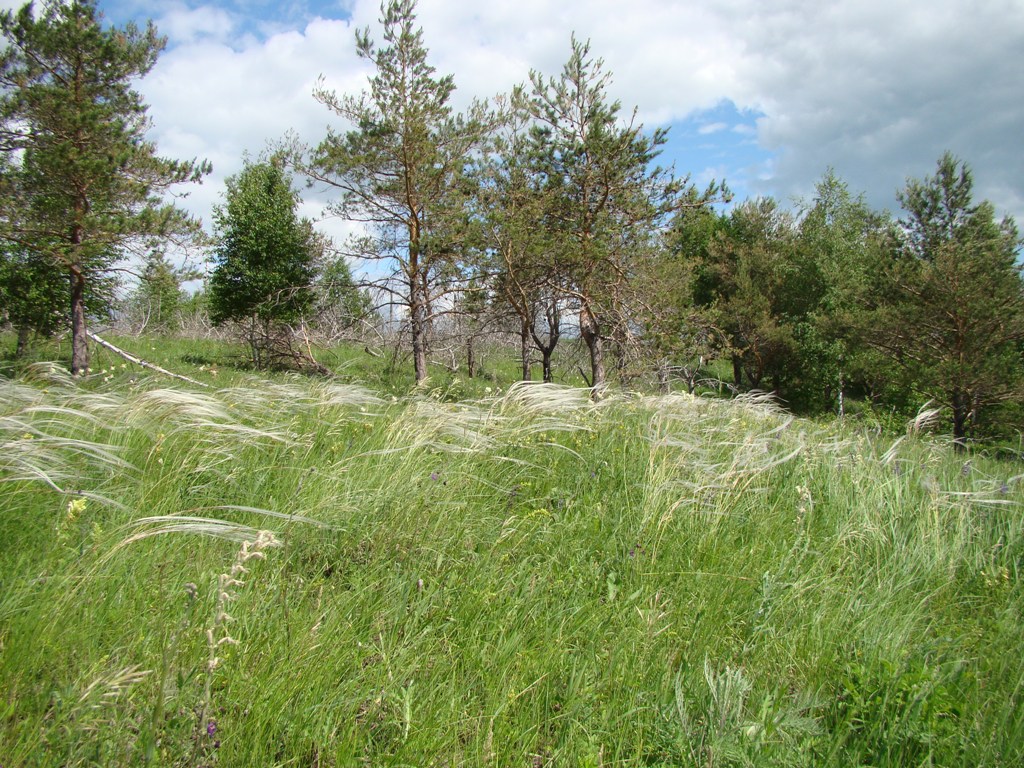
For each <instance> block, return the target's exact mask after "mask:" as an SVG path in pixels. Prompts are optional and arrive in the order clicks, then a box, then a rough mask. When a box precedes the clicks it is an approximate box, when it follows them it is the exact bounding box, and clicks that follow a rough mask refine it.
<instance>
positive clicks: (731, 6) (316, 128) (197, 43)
mask: <svg viewBox="0 0 1024 768" xmlns="http://www.w3.org/2000/svg"><path fill="white" fill-rule="evenodd" d="M0 5H3V6H7V7H11V6H14V5H20V3H17V2H12V0H0ZM99 7H100V9H101V11H103V13H104V15H105V17H106V19H107V21H108V22H111V23H115V24H123V23H125V22H126V21H127V20H135V21H142V22H144V21H145V20H147V19H152V20H153V21H154V22H155V23H156V25H157V28H158V30H159V31H160V33H161V34H163V35H166V36H167V38H168V45H167V48H166V50H165V52H164V53H163V55H162V56H161V58H160V59H159V61H158V63H157V64H156V66H155V68H154V69H153V71H152V72H151V73H150V74H149V76H147V77H146V78H145V79H144V80H142V81H141V82H140V83H139V85H138V88H139V90H140V91H141V92H142V94H143V96H144V98H145V99H146V101H147V102H148V104H149V105H150V116H151V118H152V121H153V128H152V133H151V137H152V138H153V139H154V140H155V141H156V143H157V145H158V148H159V151H160V153H161V154H162V155H165V156H168V157H176V158H191V157H199V158H206V159H208V160H210V161H211V162H212V163H213V167H214V172H213V174H212V175H211V176H210V177H208V178H207V179H206V181H204V183H203V184H202V186H200V187H196V188H194V189H193V190H191V192H190V195H189V197H188V198H186V199H185V200H184V205H185V206H186V207H187V208H189V209H190V210H191V211H192V212H193V213H195V214H196V215H198V216H200V217H202V218H203V220H204V221H205V222H206V223H207V224H209V221H210V212H211V210H212V208H213V206H214V205H215V204H217V203H218V202H220V201H221V200H222V195H223V181H224V179H225V178H226V177H227V176H229V175H231V174H233V173H236V172H237V171H238V170H239V169H240V168H241V166H242V160H243V157H244V156H245V154H246V153H248V154H249V155H250V156H252V157H256V156H258V155H259V154H260V153H261V152H262V151H264V150H265V149H266V148H267V146H268V143H270V142H273V141H275V140H278V139H280V138H282V137H283V136H284V135H285V134H286V133H288V132H289V131H292V132H295V134H296V135H297V136H298V137H299V138H300V139H303V140H305V141H307V142H309V143H312V144H315V143H317V142H319V141H320V140H321V139H322V138H323V136H324V135H325V133H326V130H327V127H328V126H335V127H340V126H339V124H338V123H337V121H336V119H335V118H334V116H333V115H332V114H331V113H330V112H329V111H328V110H327V109H326V108H325V107H324V106H323V105H321V104H319V103H317V102H316V101H315V100H314V99H313V97H312V95H311V94H312V90H313V87H314V85H315V84H316V82H317V80H318V78H320V77H321V76H322V77H323V78H324V82H325V84H326V85H327V86H328V87H329V88H331V89H333V90H335V91H336V92H338V93H346V92H352V93H355V92H358V91H360V90H362V89H364V88H365V87H366V83H367V76H368V74H369V71H368V68H367V64H366V63H365V62H363V61H361V60H359V59H358V58H357V56H356V54H355V45H354V32H355V30H356V29H357V28H362V27H366V26H369V27H370V28H371V32H372V33H374V34H376V35H377V37H378V39H379V29H380V26H379V24H378V21H377V20H378V18H379V16H380V4H379V0H279V1H275V0H206V1H205V2H204V0H160V1H159V2H156V1H154V0H99ZM418 19H419V23H420V24H421V26H422V27H423V31H424V39H425V42H426V45H427V47H428V48H429V50H430V62H431V63H432V64H433V66H435V67H436V69H437V72H438V74H453V75H454V77H455V83H456V86H457V88H458V90H457V91H456V93H455V96H454V101H455V106H456V107H458V108H461V107H464V106H465V105H467V104H468V103H469V102H470V100H471V99H473V98H474V97H490V96H494V95H497V94H499V93H504V92H507V91H508V90H509V89H510V88H511V87H513V86H514V85H516V84H518V83H522V82H524V81H526V79H527V77H528V73H529V71H530V70H531V69H534V70H537V71H539V72H541V73H544V74H545V75H557V74H558V72H559V71H560V69H561V66H562V64H563V63H564V61H565V60H566V59H567V58H568V55H569V51H570V38H571V35H572V34H573V33H575V35H576V36H577V38H579V39H581V40H589V41H590V43H591V51H592V53H593V54H594V55H595V56H597V57H600V58H601V59H603V60H604V64H605V67H606V69H607V70H608V71H610V72H611V74H612V77H613V80H612V83H611V86H610V94H611V96H612V97H614V98H616V99H618V100H619V101H621V103H622V106H623V110H624V112H626V113H627V114H628V113H629V112H631V111H632V110H633V108H634V107H635V108H636V110H637V114H638V117H639V119H640V120H641V121H642V122H643V124H644V125H645V127H647V128H649V129H653V128H655V127H667V128H669V133H668V144H667V145H666V147H665V149H664V152H663V155H662V157H661V162H662V164H670V163H674V164H675V168H676V173H677V175H680V176H681V175H685V174H690V176H691V178H692V180H693V181H695V182H697V183H699V184H701V185H704V184H706V183H707V182H708V181H710V180H711V179H713V178H714V179H717V180H723V179H724V180H725V181H726V183H727V184H728V185H729V187H730V188H731V189H732V190H733V192H734V193H735V195H736V199H737V200H742V199H745V198H748V197H753V196H757V195H772V196H775V197H776V198H777V199H779V200H781V201H783V202H784V203H785V204H787V205H794V206H796V205H797V203H798V201H800V200H808V199H809V198H810V197H811V196H812V194H813V191H814V185H815V183H816V182H817V181H818V180H819V179H821V177H822V175H823V174H824V173H825V171H826V169H828V168H829V167H831V168H833V169H834V170H835V172H836V173H837V174H838V175H839V177H840V178H842V179H843V180H845V181H846V182H847V183H848V185H849V187H850V189H851V191H853V192H854V193H863V194H864V195H865V197H866V199H867V200H868V202H869V203H870V204H871V205H873V206H874V207H876V208H879V209H883V208H885V209H889V210H892V211H898V203H897V199H896V193H897V190H899V189H901V188H903V187H904V185H905V184H906V181H907V179H908V178H923V177H925V176H928V175H931V174H933V173H934V170H935V166H936V162H937V160H938V158H939V157H940V156H941V155H942V153H943V152H945V151H947V150H948V151H951V152H952V153H954V154H955V155H956V156H957V157H959V158H960V159H961V160H964V161H966V162H967V163H968V165H969V166H970V167H971V168H972V170H973V172H974V179H975V193H976V196H977V198H978V199H988V200H990V201H991V202H992V203H993V204H994V205H995V207H996V211H997V214H998V215H1000V216H1002V215H1007V214H1008V215H1012V216H1014V217H1015V218H1016V219H1017V221H1018V222H1019V223H1021V224H1022V225H1024V2H1022V0H699V1H698V0H629V2H625V3H624V2H622V0H487V1H486V2H473V1H472V0H420V2H419V4H418ZM322 202H323V200H322V198H321V199H317V198H316V197H315V196H312V197H310V199H309V200H308V201H307V202H306V203H305V204H304V206H303V209H304V210H303V212H304V213H305V214H306V215H310V216H316V215H317V214H318V213H319V212H320V210H321V208H322ZM323 228H324V230H325V231H327V232H328V233H329V234H332V235H334V236H336V237H337V236H343V235H344V233H345V231H346V227H345V225H344V224H343V223H340V222H325V223H324V224H323Z"/></svg>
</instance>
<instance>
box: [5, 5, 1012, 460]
mask: <svg viewBox="0 0 1024 768" xmlns="http://www.w3.org/2000/svg"><path fill="white" fill-rule="evenodd" d="M415 10H416V9H415V2H414V0H387V1H386V2H385V3H384V4H383V5H382V15H381V19H380V41H379V42H378V41H377V40H376V39H375V38H374V37H373V36H372V35H371V33H370V30H360V31H358V32H357V34H356V41H355V44H356V50H357V52H358V54H359V56H360V57H361V58H363V59H365V60H366V61H367V62H369V64H370V65H371V67H372V74H371V75H370V77H369V82H368V88H367V89H366V90H365V91H363V92H362V93H359V94H356V95H348V94H337V93H336V92H334V91H332V90H331V89H330V88H329V87H328V85H327V84H326V83H325V82H322V81H321V82H320V83H319V84H318V86H317V88H316V89H315V91H314V94H313V96H314V97H315V98H316V99H317V100H318V101H319V102H320V103H321V104H323V105H324V107H325V108H326V109H327V110H329V111H330V112H331V113H332V114H333V115H335V117H336V118H337V125H338V128H337V129H335V130H330V131H328V133H327V134H326V136H325V137H324V138H323V139H322V140H321V141H319V142H318V143H315V144H312V145H306V144H303V143H301V142H299V141H294V140H293V141H291V142H287V143H285V142H282V143H280V144H279V145H278V146H277V147H276V148H275V150H274V151H273V152H272V153H270V154H269V155H268V156H267V157H265V158H261V159H259V160H257V161H249V160H247V161H246V163H245V166H244V168H243V170H242V171H241V172H240V173H239V174H237V175H236V176H234V177H232V178H231V179H230V180H229V181H228V183H227V188H226V191H225V194H224V201H223V203H222V204H221V205H220V206H219V207H218V208H217V209H216V211H215V213H214V217H213V223H214V235H213V239H212V242H209V241H204V235H203V233H202V231H201V230H200V228H199V226H198V223H197V222H195V221H194V220H192V219H190V218H189V217H188V216H186V215H185V214H183V213H182V212H181V211H180V210H179V209H177V208H175V207H174V206H171V205H168V204H166V203H165V202H164V197H163V193H164V192H166V191H167V190H168V189H169V188H170V187H171V186H173V185H176V184H180V183H183V182H188V181H197V180H199V179H200V178H201V177H202V176H203V175H205V174H206V173H208V172H209V170H210V169H209V165H208V164H207V163H205V162H204V161H201V160H192V161H184V162H183V161H174V160H166V159H163V158H160V157H158V156H157V154H156V149H155V147H154V146H153V145H152V144H151V143H149V142H148V141H147V140H146V138H145V136H146V130H147V129H148V127H149V124H148V121H147V118H146V107H145V105H144V104H143V103H142V100H141V98H140V97H139V96H138V94H137V93H135V91H133V90H132V88H131V84H132V82H134V81H135V80H136V79H137V78H139V77H141V76H143V75H144V74H145V73H146V72H147V71H149V69H150V68H151V67H152V66H153V64H154V63H155V61H156V57H157V55H158V54H159V51H160V50H161V49H162V47H163V44H164V42H163V40H162V39H161V38H159V37H158V36H157V35H156V32H155V30H154V29H153V26H152V24H150V25H148V26H147V28H146V29H145V30H140V29H138V28H136V27H135V26H133V25H127V26H126V27H125V28H124V29H115V28H111V27H107V26H104V25H103V23H102V19H101V17H100V15H99V13H98V11H97V9H96V4H95V2H94V1H93V0H83V1H81V2H71V3H57V2H50V3H47V4H45V5H44V6H43V8H42V11H41V12H40V13H39V14H38V15H36V14H35V13H34V12H33V11H32V10H31V8H30V7H29V6H26V7H25V8H23V9H22V10H20V11H18V12H6V13H5V14H3V15H2V16H0V33H2V34H3V36H4V38H5V40H6V41H7V46H6V48H5V49H4V50H3V52H2V53H0V148H2V149H3V152H0V163H2V166H0V195H2V197H3V210H2V212H0V238H2V252H0V270H2V272H3V275H2V276H3V278H4V279H3V285H4V288H3V290H4V296H3V298H4V307H5V309H4V314H5V316H6V319H7V321H8V322H9V323H11V324H12V325H13V326H14V327H16V328H18V329H19V330H22V331H26V332H27V331H32V332H39V333H44V334H46V333H53V332H54V331H56V330H58V329H60V328H62V327H69V328H70V331H71V336H72V360H71V367H72V371H73V372H76V373H77V372H80V371H82V370H84V369H85V368H86V367H87V365H88V348H87V345H86V343H85V340H86V335H85V324H86V322H87V318H88V317H89V316H90V313H92V314H96V313H99V312H101V311H102V310H103V308H104V307H105V306H107V305H109V303H110V301H111V298H112V289H113V287H114V285H115V284H116V277H117V274H118V270H119V269H121V268H123V266H124V264H125V259H126V257H127V256H130V255H134V256H135V257H136V258H143V259H144V263H145V271H144V277H145V278H146V280H144V281H143V283H142V286H144V288H140V291H144V292H145V291H148V292H149V293H144V294H143V295H144V297H145V298H146V301H147V302H149V305H150V306H151V305H152V300H153V295H154V292H155V295H156V296H157V298H158V299H159V296H160V295H161V294H160V293H159V292H158V291H156V288H155V286H163V288H161V289H160V290H161V291H171V290H172V289H171V288H170V287H169V286H171V285H174V277H175V275H174V274H173V268H172V267H171V266H170V264H169V263H168V262H167V260H166V257H165V251H166V248H167V247H168V244H174V245H177V246H182V245H189V244H193V245H198V246H205V247H206V248H208V249H209V250H210V252H211V255H212V262H213V267H214V269H213V273H212V276H211V278H210V280H209V283H208V285H207V287H206V298H207V299H208V303H209V308H210V315H211V318H212V320H213V321H214V322H216V323H219V324H232V325H233V327H236V328H238V329H240V330H241V331H242V334H243V336H244V337H245V338H246V340H247V341H248V342H249V344H250V348H251V350H252V355H253V360H254V362H255V363H257V364H260V365H264V364H272V363H273V362H274V361H275V360H276V359H277V357H276V355H277V352H278V351H279V350H280V349H281V348H282V345H283V346H284V348H285V349H288V348H289V347H288V345H289V343H290V342H289V340H290V339H291V338H292V337H293V335H294V333H295V332H296V330H302V332H308V329H309V328H310V327H313V326H315V324H316V319H317V318H318V317H322V316H323V315H324V313H326V312H330V311H334V312H335V313H338V311H339V308H340V317H341V319H340V322H342V323H352V322H355V321H356V320H357V319H359V318H362V320H363V321H364V322H365V321H367V320H369V321H372V323H375V324H377V325H380V324H381V323H383V317H384V313H385V311H387V312H388V314H390V315H391V316H397V318H398V319H399V321H400V322H401V327H402V331H403V333H402V335H401V339H402V341H403V344H405V345H407V347H406V348H407V349H408V350H409V354H410V355H411V358H412V365H413V368H414V370H415V375H416V380H417V381H418V382H421V381H424V380H425V379H426V378H427V377H428V375H429V369H430V365H431V363H430V353H431V350H432V348H433V347H434V346H435V345H437V343H438V339H439V338H441V337H442V336H443V335H445V334H448V335H452V334H454V335H456V336H457V337H458V341H459V345H460V347H461V348H462V349H463V350H464V355H465V359H466V364H467V366H468V369H469V371H470V374H471V375H472V372H473V368H474V364H473V360H474V343H475V340H476V339H478V338H481V336H483V335H484V334H485V333H486V332H488V331H489V330H491V329H500V330H501V331H502V332H504V333H506V334H507V335H508V336H509V337H511V338H515V339H516V346H517V349H518V354H519V356H520V357H521V360H522V374H523V377H524V378H531V377H532V363H533V361H534V360H536V361H537V362H538V363H539V364H540V368H541V377H542V378H543V379H544V380H546V381H550V380H552V379H553V378H554V376H555V369H556V366H555V361H556V360H557V359H558V355H559V354H560V350H562V349H564V346H565V340H566V339H567V338H570V337H571V338H572V340H573V341H574V342H577V343H578V344H580V345H581V346H582V348H583V349H585V354H586V360H587V364H586V369H585V370H582V371H581V372H582V373H583V375H584V377H585V378H586V380H587V383H588V385H589V386H590V387H592V389H593V391H594V393H595V396H598V397H599V396H600V393H601V392H602V391H603V390H604V389H605V388H606V387H608V386H610V385H611V384H612V383H614V382H618V383H622V384H625V385H633V384H635V383H636V382H637V381H638V380H640V379H650V380H652V381H654V382H656V383H657V385H658V386H661V387H662V388H664V389H668V388H671V387H673V386H684V387H685V388H686V389H688V390H689V391H694V390H695V389H696V388H697V387H698V386H699V385H700V383H701V381H702V380H704V379H706V378H708V377H709V376H710V372H711V371H717V372H718V373H719V375H718V378H719V379H721V378H722V375H721V372H722V371H723V370H727V371H729V372H730V375H728V376H726V377H725V378H727V379H728V383H729V384H730V385H731V386H732V387H733V388H735V389H737V390H744V389H759V390H766V391H772V392H774V393H775V394H776V395H777V396H778V397H779V398H780V399H781V400H782V401H783V402H785V403H787V404H788V405H789V406H790V407H792V408H794V409H796V410H802V411H806V412H827V411H832V412H835V411H838V412H840V413H841V412H843V410H844V409H845V408H846V403H847V402H848V401H849V399H850V398H857V399H858V400H867V401H870V402H871V403H874V404H876V405H880V406H886V407H891V408H896V409H915V408H917V407H919V406H920V405H921V403H922V402H924V401H925V400H931V401H933V402H934V403H935V404H936V405H937V406H941V407H943V408H945V409H947V411H948V413H949V414H950V416H951V425H952V431H953V434H954V438H955V440H956V444H957V446H959V447H963V446H964V445H965V442H966V440H967V439H968V438H969V437H970V436H971V435H972V434H982V433H994V432H999V431H1001V430H1002V431H1004V432H1005V431H1007V430H1011V429H1013V428H1016V427H1018V426H1020V425H1021V419H1020V406H1021V404H1022V395H1024V366H1022V351H1024V349H1022V339H1024V293H1022V282H1021V273H1020V267H1019V264H1018V256H1019V253H1020V246H1021V239H1020V236H1019V233H1018V231H1017V229H1016V226H1015V223H1014V222H1013V220H1012V219H1008V218H1007V219H1003V220H999V219H997V217H996V214H995V210H994V208H993V206H992V205H991V204H990V203H988V202H977V201H975V200H974V194H973V179H972V176H971V172H970V169H969V167H968V166H967V165H966V164H965V163H964V162H962V161H960V160H959V159H957V158H956V157H954V156H953V155H951V154H948V153H947V154H945V155H943V156H942V157H941V158H939V160H938V163H937V166H936V168H935V172H934V174H933V175H928V176H925V177H923V178H921V179H911V180H908V182H907V184H906V187H905V188H904V189H903V190H902V192H901V193H900V194H899V196H898V199H899V203H900V206H901V211H900V212H899V213H898V214H896V215H893V214H890V213H889V212H885V211H876V210H872V209H871V208H870V207H869V206H868V205H867V204H866V202H865V199H864V197H863V196H860V195H857V194H855V193H854V192H852V191H850V190H849V188H848V187H847V185H846V184H845V183H844V182H843V181H842V180H841V179H840V178H838V177H837V176H836V175H835V174H834V173H833V172H832V171H827V172H826V173H825V175H824V176H823V177H822V179H821V180H820V182H819V183H818V185H817V187H816V191H815V194H814V195H813V197H812V198H811V199H810V200H806V201H801V202H799V203H798V204H797V205H796V206H795V207H792V208H786V207H784V206H782V205H780V203H779V202H778V201H776V200H773V199H771V198H757V199H752V200H746V201H742V202H738V203H734V204H732V205H731V207H728V208H727V207H726V206H725V205H721V204H724V203H729V202H732V201H731V194H730V192H729V190H728V188H727V187H726V186H725V185H724V184H723V183H714V182H713V183H711V184H709V185H707V186H706V187H704V188H699V187H697V186H696V185H695V184H693V183H692V182H691V180H690V178H689V177H688V176H679V175H677V174H676V173H675V171H674V169H669V168H663V167H661V166H659V165H658V164H657V158H658V154H659V152H660V150H661V148H662V147H663V145H664V143H665V141H666V132H665V131H664V130H663V129H656V130H653V131H649V130H645V129H644V126H643V125H641V124H640V123H639V122H638V120H637V115H636V111H635V110H633V111H632V112H628V111H624V110H623V107H622V105H621V104H620V103H619V102H618V101H615V100H614V99H612V98H611V97H610V96H609V94H608V89H609V83H610V74H609V73H608V72H607V71H606V69H605V67H604V64H603V62H602V61H601V60H600V59H599V58H597V57H595V56H594V55H593V54H592V52H591V50H590V46H589V44H588V43H586V42H583V41H580V40H577V39H576V38H575V37H574V38H573V39H572V40H571V44H570V51H569V57H568V59H567V61H566V63H565V65H564V66H563V67H562V70H561V71H560V72H559V73H557V74H555V75H547V74H544V73H541V72H536V71H532V72H531V73H530V76H529V79H528V81H527V82H526V83H523V84H522V85H520V86H519V87H517V88H515V89H514V90H513V92H512V93H510V94H507V95H506V96H504V97H501V98H498V99H494V100H491V101H480V100H478V101H474V102H473V103H472V104H471V106H469V107H468V108H467V109H465V110H463V111H459V110H456V109H455V108H454V106H453V105H452V95H453V92H454V90H455V83H454V79H453V77H452V76H450V75H438V74H437V73H436V71H435V70H434V68H433V67H432V66H431V65H430V64H429V61H428V58H429V56H428V50H427V47H426V44H425V42H424V39H423V32H422V30H421V29H420V28H419V27H418V26H417V24H416V14H415ZM295 176H297V177H299V178H300V179H306V180H307V181H308V182H309V183H310V184H312V185H315V186H318V187H320V188H322V189H324V190H327V192H328V193H329V197H330V203H329V210H330V213H332V214H334V215H337V216H339V217H342V218H344V219H346V220H348V221H351V222H356V223H358V224H359V225H360V227H359V230H360V234H359V236H357V237H354V238H352V239H350V240H349V241H347V242H346V243H344V244H343V245H342V246H341V247H340V250H338V249H337V248H336V247H335V246H334V245H333V244H331V243H329V242H328V241H326V240H325V238H323V237H322V236H321V235H319V234H318V233H317V232H316V229H315V228H314V226H313V224H312V223H311V222H309V221H307V220H303V219H301V218H300V217H299V216H298V214H297V210H298V205H299V202H300V195H299V193H298V192H297V191H296V190H295V188H294V185H293V177H295ZM350 264H358V265H361V267H362V272H363V273H364V276H363V277H361V278H360V280H359V281H356V280H354V279H353V276H352V273H351V271H350V267H349V265H350ZM146 286H148V287H146ZM175 289H176V288H175ZM167 300H168V301H171V297H170V294H168V299H167ZM158 304H159V301H158ZM388 308H390V309H388ZM314 330H315V328H314Z"/></svg>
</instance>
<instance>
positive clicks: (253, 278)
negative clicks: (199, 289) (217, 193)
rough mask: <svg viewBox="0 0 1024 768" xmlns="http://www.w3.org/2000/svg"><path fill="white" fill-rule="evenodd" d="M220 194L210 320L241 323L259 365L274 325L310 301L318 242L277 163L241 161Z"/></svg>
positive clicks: (299, 313) (291, 320) (298, 312)
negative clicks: (238, 167)
mask: <svg viewBox="0 0 1024 768" xmlns="http://www.w3.org/2000/svg"><path fill="white" fill-rule="evenodd" d="M224 198H225V199H224V204H223V205H221V206H219V207H218V208H216V209H215V211H214V214H213V220H214V226H215V228H216V236H217V245H216V248H215V250H214V262H215V268H214V271H213V274H212V275H211V277H210V288H209V291H210V319H211V320H213V322H214V323H216V324H222V323H226V322H230V321H234V322H239V323H241V324H242V325H243V326H244V327H245V335H246V339H247V341H248V343H249V346H250V349H251V351H252V356H253V363H254V364H255V365H256V366H257V367H261V366H263V365H264V364H266V363H267V362H268V360H266V353H267V351H268V348H267V345H268V343H270V341H271V340H272V337H273V335H272V333H271V332H272V330H274V328H275V326H276V327H278V328H280V327H281V326H283V325H286V324H288V323H294V322H295V321H297V320H299V319H300V318H301V317H302V316H303V315H304V314H305V313H306V312H307V311H308V310H309V308H310V306H311V305H312V302H313V287H312V286H313V280H314V277H315V268H314V267H315V264H316V261H317V259H318V258H319V256H320V253H321V248H322V243H321V242H320V240H319V238H318V236H317V235H316V233H315V232H314V231H313V226H312V224H311V223H310V222H309V221H308V220H305V219H302V218H300V217H299V215H298V205H299V198H298V195H297V193H296V192H295V190H294V189H292V186H291V181H290V179H289V178H288V177H287V176H286V175H285V171H284V169H283V167H282V165H281V163H280V162H278V161H276V160H271V161H268V162H258V163H249V162H246V164H245V167H244V168H243V169H242V170H241V172H239V173H238V174H237V175H236V176H232V177H231V178H230V179H228V180H227V188H226V190H225V194H224Z"/></svg>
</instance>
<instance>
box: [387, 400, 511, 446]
mask: <svg viewBox="0 0 1024 768" xmlns="http://www.w3.org/2000/svg"><path fill="white" fill-rule="evenodd" d="M500 421H502V417H500V416H496V415H495V414H494V413H492V412H491V411H489V410H485V409H483V408H479V407H476V406H471V405H449V404H447V403H439V402H437V401H436V400H431V399H427V398H421V399H417V400H415V401H413V402H412V403H411V404H410V405H409V406H408V407H407V408H406V410H405V412H404V413H403V414H402V416H401V418H400V419H398V420H396V421H395V422H394V423H393V424H392V425H391V428H390V430H389V434H388V438H387V444H388V446H389V447H388V448H387V449H385V451H402V450H422V449H424V448H430V449H433V450H437V451H443V452H450V453H460V452H465V453H477V452H481V451H487V450H490V449H492V448H494V446H495V445H496V442H495V439H494V437H493V435H492V434H489V433H490V432H492V431H493V430H494V428H495V427H496V425H497V424H498V423H499V422H500Z"/></svg>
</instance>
